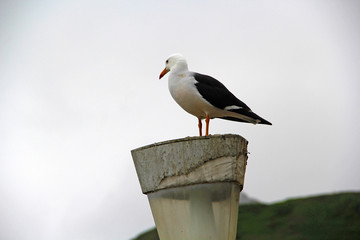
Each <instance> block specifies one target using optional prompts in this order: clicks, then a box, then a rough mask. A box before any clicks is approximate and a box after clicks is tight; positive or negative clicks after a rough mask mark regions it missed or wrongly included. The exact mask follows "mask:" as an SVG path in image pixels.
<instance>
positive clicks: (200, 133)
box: [198, 118, 202, 137]
mask: <svg viewBox="0 0 360 240" xmlns="http://www.w3.org/2000/svg"><path fill="white" fill-rule="evenodd" d="M198 126H199V135H200V137H201V136H202V123H201V119H200V118H199V124H198Z"/></svg>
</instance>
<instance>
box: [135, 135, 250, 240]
mask: <svg viewBox="0 0 360 240" xmlns="http://www.w3.org/2000/svg"><path fill="white" fill-rule="evenodd" d="M131 153H132V157H133V160H134V164H135V168H136V171H137V174H138V178H139V181H140V185H141V189H142V192H143V193H144V194H147V196H148V199H149V202H150V206H151V210H152V213H153V216H154V220H155V224H156V227H157V229H158V233H159V236H160V239H161V240H177V239H179V240H180V239H181V240H183V239H187V240H192V239H193V240H199V239H200V240H205V239H219V240H225V239H230V240H234V239H235V237H236V226H237V213H238V203H239V194H240V191H241V190H242V188H243V185H244V176H245V170H246V161H247V141H246V140H245V139H244V138H242V137H241V136H239V135H231V134H227V135H212V136H207V137H187V138H183V139H177V140H172V141H166V142H162V143H156V144H152V145H148V146H145V147H141V148H138V149H135V150H132V151H131Z"/></svg>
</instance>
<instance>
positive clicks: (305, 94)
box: [0, 0, 360, 240]
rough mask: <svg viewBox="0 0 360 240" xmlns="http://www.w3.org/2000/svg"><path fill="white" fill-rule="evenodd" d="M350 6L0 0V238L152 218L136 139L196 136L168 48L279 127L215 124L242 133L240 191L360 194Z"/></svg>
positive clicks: (39, 236) (357, 27)
mask: <svg viewBox="0 0 360 240" xmlns="http://www.w3.org/2000/svg"><path fill="white" fill-rule="evenodd" d="M359 16H360V4H359V2H358V1H355V0H354V1H349V0H348V1H340V0H338V1H336V0H331V1H325V0H319V1H312V0H307V1H280V0H279V1H206V3H205V1H181V2H179V1H80V0H76V1H67V0H66V1H2V2H1V3H0V32H1V35H0V53H1V54H0V195H1V198H0V238H1V239H7V240H11V239H16V240H25V239H26V240H30V239H36V240H45V239H46V240H49V239H51V240H52V239H54V240H60V239H61V240H62V239H68V240H72V239H73V240H75V239H76V240H81V239H86V240H91V239H101V240H104V239H129V238H131V237H134V236H135V235H137V234H138V233H139V232H140V231H143V230H145V229H147V228H149V227H151V226H153V225H154V223H153V220H152V216H151V212H150V208H149V206H148V202H147V198H146V196H143V195H142V194H141V190H140V186H139V183H138V180H137V176H136V172H135V169H134V166H133V163H132V159H131V155H130V150H131V149H134V148H137V147H141V146H144V145H147V144H151V143H154V142H160V141H165V140H170V139H175V138H182V137H186V136H195V135H197V134H198V130H197V120H196V118H195V117H193V116H191V115H188V114H187V113H186V112H184V111H183V110H182V109H181V108H180V107H179V106H177V104H176V103H175V102H174V101H173V99H172V98H171V96H170V94H169V92H168V89H167V77H165V78H163V79H162V80H160V81H159V80H158V76H159V74H160V72H161V71H162V69H163V68H164V66H165V60H166V58H167V57H168V55H170V54H172V53H175V52H180V53H182V54H183V55H184V56H185V57H186V58H187V60H188V64H189V68H190V70H193V71H198V72H200V73H205V74H209V75H212V76H213V77H215V78H217V79H218V80H220V81H221V82H223V83H224V84H225V85H226V86H227V87H228V88H229V89H230V90H231V91H232V92H233V93H234V94H235V95H236V96H238V97H239V98H240V99H241V100H243V101H244V102H245V103H246V104H247V105H249V106H250V107H251V108H252V109H253V110H254V111H255V112H256V113H258V114H259V115H260V116H262V117H264V118H265V119H267V120H269V121H270V122H272V123H273V126H270V127H269V126H253V125H250V124H242V123H237V122H229V121H224V120H213V121H212V122H211V124H210V132H211V133H212V134H223V133H236V134H240V135H242V136H243V137H245V138H246V139H247V140H248V141H249V142H250V143H249V151H250V153H251V154H250V155H249V160H248V165H247V173H246V177H245V187H244V191H245V192H247V193H248V194H249V196H251V197H254V198H256V199H259V200H262V201H265V202H273V201H278V200H283V199H286V198H289V197H296V196H306V195H313V194H319V193H334V192H341V191H359V190H360V179H359V175H358V172H359V169H360V163H359V156H360V148H359V147H358V144H359V142H360V124H359V121H360V107H359V106H358V105H359V103H360V94H359V93H360V79H359V77H360V67H359V66H360V45H359V42H360V19H359Z"/></svg>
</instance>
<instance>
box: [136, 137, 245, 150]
mask: <svg viewBox="0 0 360 240" xmlns="http://www.w3.org/2000/svg"><path fill="white" fill-rule="evenodd" d="M231 137H232V138H242V139H244V140H246V139H245V138H243V137H242V136H240V135H238V134H215V135H209V136H202V137H199V136H196V137H185V138H178V139H173V140H167V141H163V142H158V143H152V144H149V145H146V146H143V147H139V148H135V149H133V150H131V152H136V151H140V150H144V149H147V148H152V147H156V146H161V145H166V144H172V143H177V142H186V141H194V140H205V139H216V138H223V139H225V138H231Z"/></svg>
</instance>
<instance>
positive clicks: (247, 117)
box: [221, 109, 272, 125]
mask: <svg viewBox="0 0 360 240" xmlns="http://www.w3.org/2000/svg"><path fill="white" fill-rule="evenodd" d="M231 112H233V113H236V114H234V115H232V116H228V117H221V119H226V120H230V121H237V122H248V123H253V124H265V125H272V124H271V122H269V121H267V120H265V119H264V118H262V117H260V116H259V115H257V114H256V113H254V112H252V111H251V110H245V111H244V109H234V110H231Z"/></svg>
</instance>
